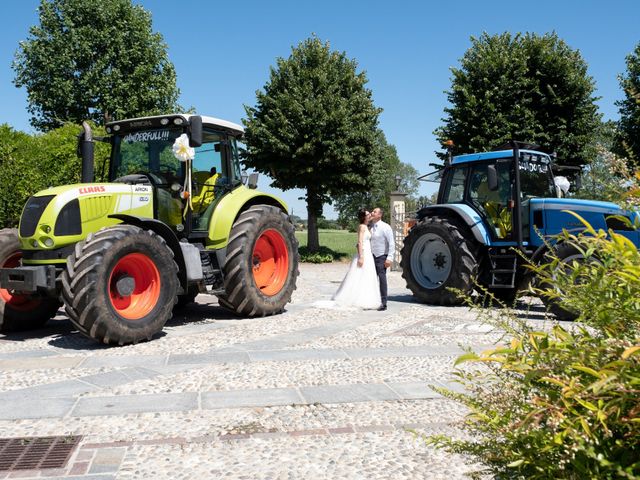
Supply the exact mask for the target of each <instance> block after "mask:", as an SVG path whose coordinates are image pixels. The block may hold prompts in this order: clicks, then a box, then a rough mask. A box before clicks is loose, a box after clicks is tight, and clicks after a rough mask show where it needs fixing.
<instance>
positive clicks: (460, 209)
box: [417, 203, 489, 245]
mask: <svg viewBox="0 0 640 480" xmlns="http://www.w3.org/2000/svg"><path fill="white" fill-rule="evenodd" d="M467 210H471V208H470V207H468V206H466V205H456V204H453V203H452V204H446V205H429V206H427V207H423V208H421V209H420V210H419V211H418V213H417V219H418V221H421V220H422V219H423V218H425V217H429V216H436V215H437V216H442V217H448V218H454V219H457V220H458V221H460V222H461V223H462V224H464V225H466V226H467V228H468V229H469V232H471V235H473V238H474V239H475V241H476V242H477V243H478V244H480V245H487V244H488V241H487V240H488V239H489V234H488V232H487V231H486V230H485V227H484V224H483V223H482V220H481V219H480V218H479V217H478V218H476V219H474V218H473V217H472V216H471V213H470V212H469V211H467ZM475 215H476V216H477V214H475Z"/></svg>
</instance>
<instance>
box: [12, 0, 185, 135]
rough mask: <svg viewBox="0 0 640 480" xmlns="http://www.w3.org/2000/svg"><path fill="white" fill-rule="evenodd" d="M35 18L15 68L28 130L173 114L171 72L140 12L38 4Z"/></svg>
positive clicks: (106, 5) (77, 0) (101, 5)
mask: <svg viewBox="0 0 640 480" xmlns="http://www.w3.org/2000/svg"><path fill="white" fill-rule="evenodd" d="M39 16H40V24H39V25H36V26H33V27H31V28H30V30H29V34H30V35H29V38H28V39H27V40H25V41H23V42H20V47H19V48H18V51H17V52H16V55H15V60H14V62H13V69H14V71H15V73H16V76H15V79H14V83H15V85H16V87H19V88H20V87H25V88H26V90H27V96H28V102H29V107H28V109H29V112H30V113H31V124H32V125H33V126H34V127H36V128H38V129H39V130H44V131H46V130H50V129H52V128H57V127H59V126H61V125H62V124H64V123H65V122H73V123H80V122H81V121H82V120H87V119H91V120H93V121H94V122H96V123H97V124H102V123H104V121H105V119H122V118H127V117H135V116H141V115H148V114H160V113H166V112H168V111H171V110H174V109H175V106H176V101H177V99H178V94H179V90H178V88H177V87H176V73H175V69H174V67H173V64H172V63H171V62H170V61H169V59H168V56H167V46H166V44H165V43H164V41H163V39H162V36H161V35H160V34H159V33H154V32H153V31H152V29H151V14H150V13H149V12H147V11H146V10H144V9H143V8H142V7H141V6H139V5H132V3H131V0H102V1H100V2H87V1H85V0H41V2H40V7H39Z"/></svg>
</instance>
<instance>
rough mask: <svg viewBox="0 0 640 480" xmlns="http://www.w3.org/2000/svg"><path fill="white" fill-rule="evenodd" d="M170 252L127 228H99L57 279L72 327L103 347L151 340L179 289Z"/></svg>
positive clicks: (148, 234) (144, 232) (154, 237)
mask: <svg viewBox="0 0 640 480" xmlns="http://www.w3.org/2000/svg"><path fill="white" fill-rule="evenodd" d="M177 275H178V267H177V265H176V263H175V261H174V259H173V252H172V251H171V249H170V248H169V247H168V246H167V244H166V243H165V241H164V240H163V239H162V237H160V236H159V235H157V234H155V233H153V232H152V231H149V230H143V229H141V228H139V227H135V226H132V225H117V226H114V227H108V228H103V229H102V230H99V231H98V232H96V233H94V234H91V235H89V236H88V237H87V238H86V240H84V241H82V242H79V243H78V244H77V245H76V248H75V251H74V253H73V254H71V255H70V256H69V258H68V259H67V268H66V270H65V271H64V272H63V274H62V287H63V290H62V296H63V299H64V304H65V310H66V312H67V314H68V315H69V318H70V320H71V322H72V323H73V324H74V325H75V326H76V327H77V328H78V330H80V332H82V333H84V334H85V335H87V336H89V337H91V338H93V339H95V340H97V341H99V342H103V343H107V344H109V343H113V344H119V345H125V344H130V343H137V342H139V341H141V340H150V339H151V338H152V337H153V336H154V335H155V334H157V333H159V332H160V331H161V330H162V327H163V326H164V324H165V323H166V321H167V320H168V319H169V318H171V313H172V309H173V306H174V304H175V303H176V300H177V296H176V292H177V289H178V276H177Z"/></svg>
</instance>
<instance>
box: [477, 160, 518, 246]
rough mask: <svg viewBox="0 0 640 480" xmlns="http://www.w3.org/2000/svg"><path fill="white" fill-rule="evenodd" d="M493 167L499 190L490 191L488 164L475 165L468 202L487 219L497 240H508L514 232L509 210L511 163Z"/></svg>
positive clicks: (502, 163)
mask: <svg viewBox="0 0 640 480" xmlns="http://www.w3.org/2000/svg"><path fill="white" fill-rule="evenodd" d="M493 165H494V166H495V168H496V172H497V174H498V188H497V189H496V190H490V189H489V182H488V178H489V176H488V167H489V165H488V164H486V163H485V164H478V165H474V166H472V167H471V171H470V173H469V193H468V201H469V202H470V203H471V204H472V205H473V206H474V207H475V208H476V210H478V212H480V213H481V214H482V215H483V216H484V217H485V218H486V220H487V223H488V224H489V226H490V227H491V228H492V229H493V233H494V236H495V237H496V238H499V239H508V238H509V237H510V236H511V231H512V215H511V210H510V209H509V200H510V199H511V162H496V163H495V164H493Z"/></svg>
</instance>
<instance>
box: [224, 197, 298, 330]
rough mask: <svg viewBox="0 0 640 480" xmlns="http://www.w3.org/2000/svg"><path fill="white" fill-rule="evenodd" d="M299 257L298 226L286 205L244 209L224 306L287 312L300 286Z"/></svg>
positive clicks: (242, 311) (256, 312)
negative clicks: (297, 281)
mask: <svg viewBox="0 0 640 480" xmlns="http://www.w3.org/2000/svg"><path fill="white" fill-rule="evenodd" d="M298 257H299V255H298V240H296V237H295V229H294V227H293V224H292V223H291V221H290V220H289V217H288V216H287V215H286V214H285V213H283V212H282V210H280V209H279V208H276V207H272V206H269V205H255V206H253V207H251V208H249V209H248V210H246V211H244V212H242V213H241V214H240V216H238V219H237V220H236V221H235V223H234V224H233V227H232V229H231V234H230V236H229V245H228V246H227V258H226V262H225V265H224V268H223V274H224V288H225V293H224V294H223V295H219V296H218V298H219V300H220V305H222V306H223V307H226V308H228V309H229V310H231V311H233V312H235V313H236V314H237V315H240V316H248V317H264V316H266V315H273V314H276V313H280V312H282V311H283V310H284V307H285V305H286V304H287V303H289V302H290V301H291V294H292V293H293V291H294V290H295V288H296V279H297V278H298ZM271 265H273V268H271Z"/></svg>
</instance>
